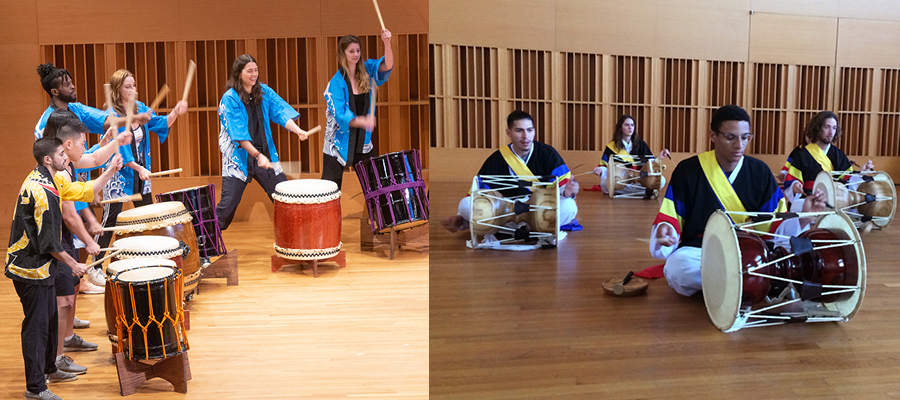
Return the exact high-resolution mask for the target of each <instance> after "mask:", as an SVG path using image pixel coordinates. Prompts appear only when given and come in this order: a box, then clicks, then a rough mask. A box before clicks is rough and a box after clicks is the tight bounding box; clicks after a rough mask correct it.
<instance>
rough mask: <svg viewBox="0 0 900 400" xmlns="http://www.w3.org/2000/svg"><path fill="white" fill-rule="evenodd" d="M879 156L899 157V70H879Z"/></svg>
mask: <svg viewBox="0 0 900 400" xmlns="http://www.w3.org/2000/svg"><path fill="white" fill-rule="evenodd" d="M878 124H879V126H878V134H879V136H880V141H879V143H880V146H878V155H879V156H893V157H896V156H900V69H881V107H880V112H879V113H878Z"/></svg>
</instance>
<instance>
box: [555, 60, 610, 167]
mask: <svg viewBox="0 0 900 400" xmlns="http://www.w3.org/2000/svg"><path fill="white" fill-rule="evenodd" d="M602 61H603V60H602V56H600V55H597V54H584V53H563V71H562V73H563V75H564V78H563V80H564V82H565V97H564V99H563V107H562V112H563V118H564V125H563V127H564V128H563V132H564V133H565V135H564V137H563V139H564V143H563V148H564V149H566V150H587V151H595V150H598V146H600V148H602V143H603V141H602V139H603V138H602V137H601V136H600V135H601V133H602V132H604V131H605V130H604V129H600V128H601V127H603V126H604V121H602V119H601V115H602V112H601V109H600V107H601V102H600V100H601V93H602V90H601V81H602V79H601V78H602V69H601V67H602Z"/></svg>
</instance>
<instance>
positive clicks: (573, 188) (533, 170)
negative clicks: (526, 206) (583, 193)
mask: <svg viewBox="0 0 900 400" xmlns="http://www.w3.org/2000/svg"><path fill="white" fill-rule="evenodd" d="M506 125H507V129H506V135H507V136H508V137H509V139H510V142H511V143H510V144H508V145H505V146H501V147H500V149H499V150H497V151H495V152H494V153H492V154H491V155H490V157H488V158H487V160H485V161H484V164H482V165H481V169H480V170H479V171H478V175H512V176H526V175H530V176H553V177H555V178H554V180H553V182H555V183H556V184H557V185H558V186H559V189H560V193H559V197H560V199H559V200H560V202H559V225H560V226H562V225H566V224H568V223H570V222H572V220H574V219H575V216H576V215H577V214H578V205H577V204H575V196H576V195H577V194H578V189H579V186H578V182H577V181H575V180H574V179H572V172H571V171H569V167H568V166H567V165H566V162H565V161H563V158H562V156H560V155H559V153H558V152H557V151H556V149H554V148H553V147H552V146H550V145H548V144H544V143H541V142H538V141H535V140H534V136H535V130H534V119H533V118H532V117H531V115H529V114H528V113H527V112H524V111H520V110H516V111H513V112H512V113H510V114H509V116H508V117H507V118H506ZM485 188H486V187H485ZM529 193H530V191H529V189H526V188H518V189H507V190H503V191H501V194H503V195H504V196H506V197H512V196H520V195H528V194H529ZM471 208H472V196H471V193H470V195H469V196H466V197H463V199H462V200H460V202H459V208H458V213H457V214H456V215H454V216H452V217H448V218H447V219H445V220H444V221H443V222H442V225H443V227H444V228H445V229H447V230H449V231H450V232H457V231H461V230H466V229H469V220H468V218H469V215H470V214H471Z"/></svg>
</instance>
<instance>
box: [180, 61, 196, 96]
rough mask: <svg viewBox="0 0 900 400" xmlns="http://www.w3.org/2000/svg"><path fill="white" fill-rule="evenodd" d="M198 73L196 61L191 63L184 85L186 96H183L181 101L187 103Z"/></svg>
mask: <svg viewBox="0 0 900 400" xmlns="http://www.w3.org/2000/svg"><path fill="white" fill-rule="evenodd" d="M196 72H197V63H195V62H194V60H191V63H190V64H188V72H187V80H186V81H185V83H184V95H182V96H181V101H185V102H186V101H187V98H188V93H190V92H191V84H192V83H194V74H195V73H196Z"/></svg>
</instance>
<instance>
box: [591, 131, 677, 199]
mask: <svg viewBox="0 0 900 400" xmlns="http://www.w3.org/2000/svg"><path fill="white" fill-rule="evenodd" d="M613 156H619V158H621V159H622V160H623V161H624V162H635V161H645V160H648V159H651V158H653V152H652V151H651V150H650V146H649V145H647V142H645V141H644V140H643V139H641V134H640V133H638V132H637V131H636V130H635V124H634V117H632V116H630V115H627V114H626V115H623V116H621V117H619V120H618V121H616V130H615V132H613V140H612V141H610V142H609V143H607V144H606V149H605V150H604V151H603V158H602V159H601V160H600V165H597V168H594V174H596V175H598V176H600V188H602V189H603V193H609V188H607V187H606V182H607V175H606V174H607V173H608V171H607V169H608V167H609V164H608V163H609V159H610V158H611V157H613ZM668 156H669V149H663V150H662V151H660V152H659V158H664V157H668ZM634 168H635V169H640V167H638V166H635V167H634ZM627 191H628V190H625V191H623V192H627ZM616 192H619V191H616Z"/></svg>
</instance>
